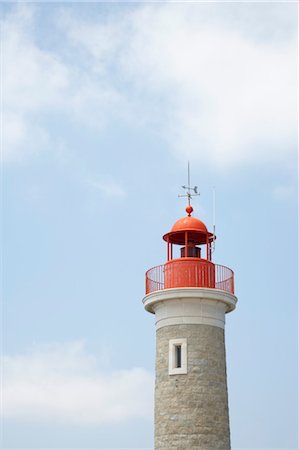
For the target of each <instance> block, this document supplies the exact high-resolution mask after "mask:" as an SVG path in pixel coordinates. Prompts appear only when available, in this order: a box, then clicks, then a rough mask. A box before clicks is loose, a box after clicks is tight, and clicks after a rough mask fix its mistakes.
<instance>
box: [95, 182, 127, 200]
mask: <svg viewBox="0 0 299 450" xmlns="http://www.w3.org/2000/svg"><path fill="white" fill-rule="evenodd" d="M88 184H89V185H90V186H91V187H93V188H94V189H96V190H98V191H99V192H101V193H102V194H103V195H105V196H107V197H126V195H127V192H126V191H125V189H124V188H123V187H122V186H121V185H120V184H119V183H117V182H116V181H112V180H110V181H109V180H107V181H103V182H100V181H90V180H89V181H88Z"/></svg>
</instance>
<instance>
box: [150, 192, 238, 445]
mask: <svg viewBox="0 0 299 450" xmlns="http://www.w3.org/2000/svg"><path fill="white" fill-rule="evenodd" d="M183 187H184V188H185V186H183ZM186 189H187V195H186V197H188V206H187V207H186V215H185V217H183V218H181V219H179V220H178V221H177V222H175V224H174V225H173V226H172V228H171V230H170V231H169V232H168V233H166V234H165V235H164V236H163V239H164V241H165V242H166V249H167V260H166V262H165V263H164V264H161V265H159V266H156V267H153V268H151V269H149V270H148V271H147V272H146V295H145V297H144V299H143V304H144V307H145V309H146V311H148V312H150V313H152V314H154V315H155V322H156V377H155V450H162V449H163V450H166V449H167V450H195V449H196V450H230V428H229V412H228V393H227V376H226V358H225V335H224V329H225V315H226V314H227V313H229V312H231V311H233V310H234V309H235V306H236V303H237V298H236V296H235V295H234V273H233V271H232V270H231V269H229V268H228V267H225V266H222V265H219V264H215V263H214V262H213V261H212V254H213V251H212V249H213V244H214V240H215V238H216V236H215V234H214V232H213V233H212V232H209V231H208V229H207V227H206V225H205V224H204V223H203V222H202V221H201V220H199V219H198V218H196V217H194V216H193V215H192V213H193V208H192V206H191V204H190V199H191V198H192V195H191V188H190V186H188V187H187V188H186ZM193 190H194V188H193ZM195 192H196V189H195Z"/></svg>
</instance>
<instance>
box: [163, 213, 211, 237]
mask: <svg viewBox="0 0 299 450" xmlns="http://www.w3.org/2000/svg"><path fill="white" fill-rule="evenodd" d="M176 231H198V232H199V233H204V234H207V233H208V230H207V227H206V226H205V224H204V223H203V222H202V221H201V220H199V219H196V217H192V216H187V217H182V219H179V220H177V221H176V223H175V224H174V225H173V227H172V228H171V233H173V232H176Z"/></svg>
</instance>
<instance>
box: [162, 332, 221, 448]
mask: <svg viewBox="0 0 299 450" xmlns="http://www.w3.org/2000/svg"><path fill="white" fill-rule="evenodd" d="M156 336H157V340H156V387H155V450H162V449H163V450H230V433H229V417H228V398H227V383H226V362H225V343H224V330H223V329H222V328H220V327H216V326H211V325H203V324H188V325H183V324H180V325H170V326H164V327H162V328H160V329H158V330H157V335H156ZM177 338H186V339H187V367H188V373H187V374H179V375H169V373H168V364H169V356H168V355H169V340H170V339H177Z"/></svg>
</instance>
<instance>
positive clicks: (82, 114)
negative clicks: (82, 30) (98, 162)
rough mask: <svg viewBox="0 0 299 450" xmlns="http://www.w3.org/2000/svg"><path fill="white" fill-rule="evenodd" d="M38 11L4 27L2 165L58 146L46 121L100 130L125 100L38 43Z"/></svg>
mask: <svg viewBox="0 0 299 450" xmlns="http://www.w3.org/2000/svg"><path fill="white" fill-rule="evenodd" d="M37 27H38V23H37V19H36V16H35V8H34V7H32V6H29V5H26V4H20V5H18V6H17V7H14V8H13V9H12V12H10V13H7V15H6V17H5V20H4V21H3V39H2V48H3V56H2V61H3V65H2V66H3V68H2V87H3V103H2V121H3V159H4V160H5V161H9V162H15V161H21V160H23V159H24V158H26V157H28V156H30V155H32V154H36V153H38V152H40V151H41V150H43V149H45V148H46V149H48V150H50V149H51V150H52V152H53V151H54V149H55V147H56V146H57V141H56V137H55V130H54V132H53V131H51V126H49V123H50V121H49V120H48V119H49V118H48V117H47V115H49V114H54V115H57V114H60V115H62V117H66V118H70V119H71V120H73V121H75V122H76V123H80V124H81V125H82V126H84V127H88V128H95V129H98V130H100V129H102V127H103V126H104V125H105V124H106V123H107V112H108V111H110V110H111V109H115V110H118V109H119V110H122V108H120V106H119V103H121V97H120V96H119V95H118V94H117V91H116V90H114V88H113V86H109V84H107V83H106V82H105V81H104V80H99V79H98V80H96V79H95V78H94V77H92V76H91V74H89V73H88V72H86V71H85V70H84V67H82V68H81V69H76V67H73V65H71V64H69V63H67V62H66V61H64V60H63V57H62V55H61V54H60V53H59V51H57V49H56V51H54V50H53V51H49V50H45V49H43V48H42V47H41V45H40V43H39V42H38V41H37V40H36V39H35V37H34V30H36V28H37Z"/></svg>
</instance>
